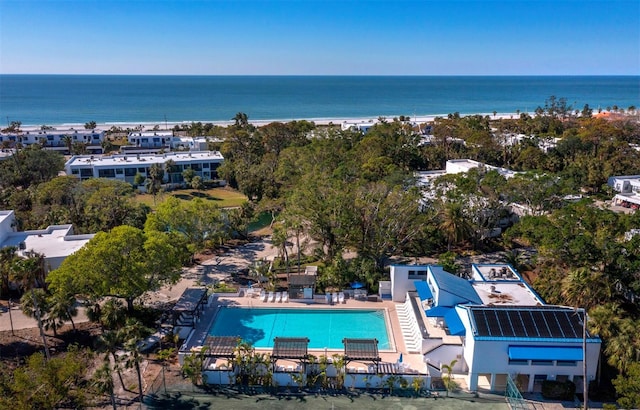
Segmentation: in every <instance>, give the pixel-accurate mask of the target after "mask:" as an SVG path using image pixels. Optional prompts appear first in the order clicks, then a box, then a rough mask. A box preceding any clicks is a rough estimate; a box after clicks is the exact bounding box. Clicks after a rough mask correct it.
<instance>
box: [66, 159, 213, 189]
mask: <svg viewBox="0 0 640 410" xmlns="http://www.w3.org/2000/svg"><path fill="white" fill-rule="evenodd" d="M223 160H224V158H223V157H222V155H221V154H220V153H219V152H217V151H194V152H191V151H190V152H169V153H166V154H133V155H127V154H119V155H79V156H73V157H71V159H69V160H68V161H67V162H66V163H65V166H64V168H65V171H66V173H67V175H75V176H77V177H79V178H80V179H88V178H112V179H119V180H122V181H126V182H129V183H131V184H133V181H134V178H135V176H136V174H141V175H142V176H144V177H147V176H148V175H149V168H151V166H152V165H153V164H160V165H162V166H163V168H164V167H165V164H166V163H167V162H168V161H173V166H172V167H171V169H169V170H168V172H165V182H168V183H174V184H180V183H182V182H183V181H184V178H183V177H182V171H184V170H185V169H187V168H191V169H193V170H194V171H195V173H196V175H197V176H200V177H201V178H202V179H203V180H205V181H208V180H213V179H218V172H217V171H216V170H217V169H218V167H219V166H220V165H221V164H222V162H223Z"/></svg>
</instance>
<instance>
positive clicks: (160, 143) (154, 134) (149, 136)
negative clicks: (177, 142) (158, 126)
mask: <svg viewBox="0 0 640 410" xmlns="http://www.w3.org/2000/svg"><path fill="white" fill-rule="evenodd" d="M174 138H176V139H178V138H177V137H174V136H173V131H134V132H130V133H129V135H128V136H127V140H128V141H129V144H131V145H132V146H134V147H136V148H157V149H167V150H169V149H171V147H172V144H173V139H174Z"/></svg>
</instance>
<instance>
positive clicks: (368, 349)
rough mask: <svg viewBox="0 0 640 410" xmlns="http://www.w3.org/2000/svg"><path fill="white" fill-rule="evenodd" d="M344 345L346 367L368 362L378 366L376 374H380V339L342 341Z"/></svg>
mask: <svg viewBox="0 0 640 410" xmlns="http://www.w3.org/2000/svg"><path fill="white" fill-rule="evenodd" d="M342 344H343V345H344V364H345V366H346V365H347V364H349V363H350V362H353V361H358V362H368V363H372V364H373V365H375V366H376V373H378V370H379V366H380V361H381V359H380V354H379V352H378V339H342Z"/></svg>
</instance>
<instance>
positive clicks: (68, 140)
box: [61, 135, 73, 154]
mask: <svg viewBox="0 0 640 410" xmlns="http://www.w3.org/2000/svg"><path fill="white" fill-rule="evenodd" d="M61 140H62V142H64V145H65V146H66V147H67V151H68V152H69V154H71V148H72V147H73V138H71V135H65V136H64V137H62V139H61Z"/></svg>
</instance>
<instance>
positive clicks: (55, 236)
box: [0, 225, 94, 258]
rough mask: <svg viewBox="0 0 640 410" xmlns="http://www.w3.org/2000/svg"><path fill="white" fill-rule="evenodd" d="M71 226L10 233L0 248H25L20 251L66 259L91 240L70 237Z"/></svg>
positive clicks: (87, 237)
mask: <svg viewBox="0 0 640 410" xmlns="http://www.w3.org/2000/svg"><path fill="white" fill-rule="evenodd" d="M71 232H73V228H72V226H71V225H53V226H49V227H48V228H47V229H42V230H37V231H24V232H12V233H10V234H9V236H8V237H7V238H6V239H5V240H4V242H2V243H0V248H4V247H6V246H16V247H20V243H21V242H24V244H25V246H24V248H25V249H23V250H21V251H35V252H38V253H41V254H43V255H44V256H45V257H46V258H56V257H67V256H69V255H71V254H73V253H74V252H76V251H77V250H79V249H80V248H82V247H83V246H84V245H85V244H86V243H87V242H89V240H90V239H91V238H93V236H94V235H93V234H91V235H71Z"/></svg>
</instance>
